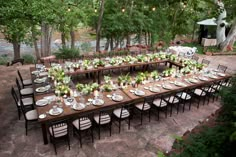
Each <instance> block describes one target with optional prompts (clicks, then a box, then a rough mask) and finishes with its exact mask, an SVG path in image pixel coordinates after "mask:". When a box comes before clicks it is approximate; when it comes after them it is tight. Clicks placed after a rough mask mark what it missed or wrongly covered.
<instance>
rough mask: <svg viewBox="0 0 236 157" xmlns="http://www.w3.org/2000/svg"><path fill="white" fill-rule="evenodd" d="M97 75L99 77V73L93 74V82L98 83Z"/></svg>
mask: <svg viewBox="0 0 236 157" xmlns="http://www.w3.org/2000/svg"><path fill="white" fill-rule="evenodd" d="M96 75H97V72H94V73H93V82H96Z"/></svg>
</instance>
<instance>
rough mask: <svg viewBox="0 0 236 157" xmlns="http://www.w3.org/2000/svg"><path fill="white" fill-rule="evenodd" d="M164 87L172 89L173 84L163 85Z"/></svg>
mask: <svg viewBox="0 0 236 157" xmlns="http://www.w3.org/2000/svg"><path fill="white" fill-rule="evenodd" d="M162 87H163V88H164V89H168V90H170V89H172V86H171V85H163V86H162Z"/></svg>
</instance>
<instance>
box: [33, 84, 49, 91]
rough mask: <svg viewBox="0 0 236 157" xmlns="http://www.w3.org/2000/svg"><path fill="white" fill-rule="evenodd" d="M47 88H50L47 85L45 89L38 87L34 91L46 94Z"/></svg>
mask: <svg viewBox="0 0 236 157" xmlns="http://www.w3.org/2000/svg"><path fill="white" fill-rule="evenodd" d="M49 88H50V85H47V86H45V87H38V88H36V89H35V91H36V92H38V93H43V92H46V91H47V90H49Z"/></svg>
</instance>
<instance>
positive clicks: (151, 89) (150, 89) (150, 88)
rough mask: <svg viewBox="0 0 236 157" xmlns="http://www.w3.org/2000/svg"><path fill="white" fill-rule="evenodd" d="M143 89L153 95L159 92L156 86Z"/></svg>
mask: <svg viewBox="0 0 236 157" xmlns="http://www.w3.org/2000/svg"><path fill="white" fill-rule="evenodd" d="M144 89H146V90H149V91H151V92H153V93H158V92H160V91H161V89H160V88H158V87H157V86H149V87H144Z"/></svg>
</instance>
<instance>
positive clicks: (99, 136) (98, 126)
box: [98, 125, 100, 140]
mask: <svg viewBox="0 0 236 157" xmlns="http://www.w3.org/2000/svg"><path fill="white" fill-rule="evenodd" d="M98 139H99V140H100V125H99V126H98Z"/></svg>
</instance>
